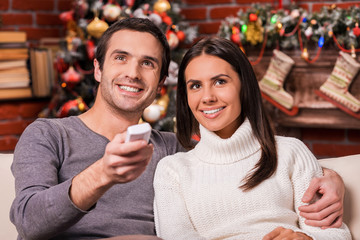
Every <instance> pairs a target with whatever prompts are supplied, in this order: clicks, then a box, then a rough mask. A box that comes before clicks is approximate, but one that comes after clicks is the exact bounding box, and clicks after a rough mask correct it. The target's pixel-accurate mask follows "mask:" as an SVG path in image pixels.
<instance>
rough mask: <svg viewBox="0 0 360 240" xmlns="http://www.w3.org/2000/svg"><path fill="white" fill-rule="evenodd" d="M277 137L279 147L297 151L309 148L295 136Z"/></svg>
mask: <svg viewBox="0 0 360 240" xmlns="http://www.w3.org/2000/svg"><path fill="white" fill-rule="evenodd" d="M275 139H276V145H277V148H278V149H284V150H285V149H286V150H292V151H296V150H302V149H305V148H307V146H306V145H305V143H303V142H302V141H301V140H300V139H297V138H295V137H285V136H276V137H275Z"/></svg>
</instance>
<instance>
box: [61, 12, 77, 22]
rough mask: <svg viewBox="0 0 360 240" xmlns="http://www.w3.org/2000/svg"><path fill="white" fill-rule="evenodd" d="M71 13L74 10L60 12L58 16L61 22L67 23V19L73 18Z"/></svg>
mask: <svg viewBox="0 0 360 240" xmlns="http://www.w3.org/2000/svg"><path fill="white" fill-rule="evenodd" d="M73 15H74V11H72V10H70V11H66V12H63V13H60V15H59V18H60V20H61V21H62V22H63V23H68V22H69V21H73V20H74V17H73Z"/></svg>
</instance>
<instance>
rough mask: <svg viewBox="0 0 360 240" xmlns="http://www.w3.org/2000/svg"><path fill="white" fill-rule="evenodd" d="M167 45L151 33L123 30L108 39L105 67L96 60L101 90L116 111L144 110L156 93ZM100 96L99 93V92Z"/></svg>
mask: <svg viewBox="0 0 360 240" xmlns="http://www.w3.org/2000/svg"><path fill="white" fill-rule="evenodd" d="M162 52H163V47H162V45H161V43H160V42H159V41H158V40H157V39H156V38H155V37H154V36H153V35H151V34H150V33H145V32H136V31H131V30H120V31H118V32H116V33H114V34H113V36H112V37H111V38H110V41H109V42H108V49H107V51H106V55H105V60H104V65H103V70H102V71H101V70H100V69H99V64H98V62H97V61H96V60H95V79H96V80H97V81H98V82H100V85H99V91H100V92H99V93H98V94H101V96H102V98H103V99H104V100H105V102H106V103H107V105H108V106H109V107H111V108H113V109H114V110H116V111H124V112H129V113H130V112H132V113H140V112H141V113H142V111H143V110H144V109H145V108H146V107H147V106H149V105H150V104H151V103H152V102H153V100H154V99H155V97H156V93H157V90H158V89H159V86H160V85H161V84H162V82H161V83H159V79H160V70H161V64H162ZM98 97H99V96H98Z"/></svg>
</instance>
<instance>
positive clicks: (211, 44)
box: [154, 38, 351, 240]
mask: <svg viewBox="0 0 360 240" xmlns="http://www.w3.org/2000/svg"><path fill="white" fill-rule="evenodd" d="M176 117H177V130H178V131H177V136H178V139H179V141H180V142H181V144H182V145H183V146H185V147H188V148H191V147H192V146H191V136H192V135H193V134H194V133H197V134H199V135H200V136H201V139H200V141H199V143H198V144H197V145H196V147H194V148H193V149H192V150H191V151H189V152H187V153H178V154H175V155H173V156H169V157H166V158H164V159H163V160H161V161H160V163H159V165H158V167H157V170H156V174H155V180H154V187H155V203H154V208H155V225H156V230H157V233H158V236H159V237H161V238H163V239H165V240H168V239H191V240H194V239H282V238H284V237H288V238H287V239H341V240H344V239H351V236H350V232H349V230H348V228H347V227H346V226H345V225H344V224H343V225H342V227H341V228H328V229H326V230H322V229H321V228H315V227H311V226H308V225H305V223H304V218H302V217H301V216H300V215H299V211H298V207H299V206H301V205H302V203H301V197H302V195H303V194H304V192H305V190H306V188H307V186H308V185H309V183H310V180H311V179H312V178H313V177H315V176H320V175H322V169H321V167H320V166H319V164H318V163H317V160H316V159H315V157H314V156H313V154H312V153H311V152H310V151H309V150H308V148H307V147H306V146H305V145H304V144H303V143H302V142H301V141H299V140H297V139H295V138H288V137H280V136H274V131H273V129H272V126H271V124H270V121H269V119H268V117H267V115H266V114H265V111H264V107H263V104H262V99H261V95H260V90H259V87H258V82H257V80H256V77H255V74H254V72H253V70H252V67H251V65H250V63H249V61H248V60H247V58H246V56H245V55H244V54H243V53H242V51H241V50H240V49H239V48H238V47H237V46H235V45H234V44H233V43H232V42H230V41H228V40H226V39H220V38H206V39H203V40H201V41H200V42H198V43H197V44H196V45H194V46H193V47H192V48H191V49H190V50H189V51H188V52H187V53H186V55H185V56H184V58H183V61H182V64H181V66H180V69H179V78H178V89H177V115H176ZM189 124H190V126H191V127H190V128H189Z"/></svg>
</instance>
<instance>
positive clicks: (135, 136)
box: [125, 123, 151, 142]
mask: <svg viewBox="0 0 360 240" xmlns="http://www.w3.org/2000/svg"><path fill="white" fill-rule="evenodd" d="M150 133H151V126H150V124H149V123H141V124H136V125H132V126H130V127H128V129H127V132H126V139H125V142H132V141H136V140H141V139H144V140H145V141H146V142H149V139H150Z"/></svg>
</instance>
